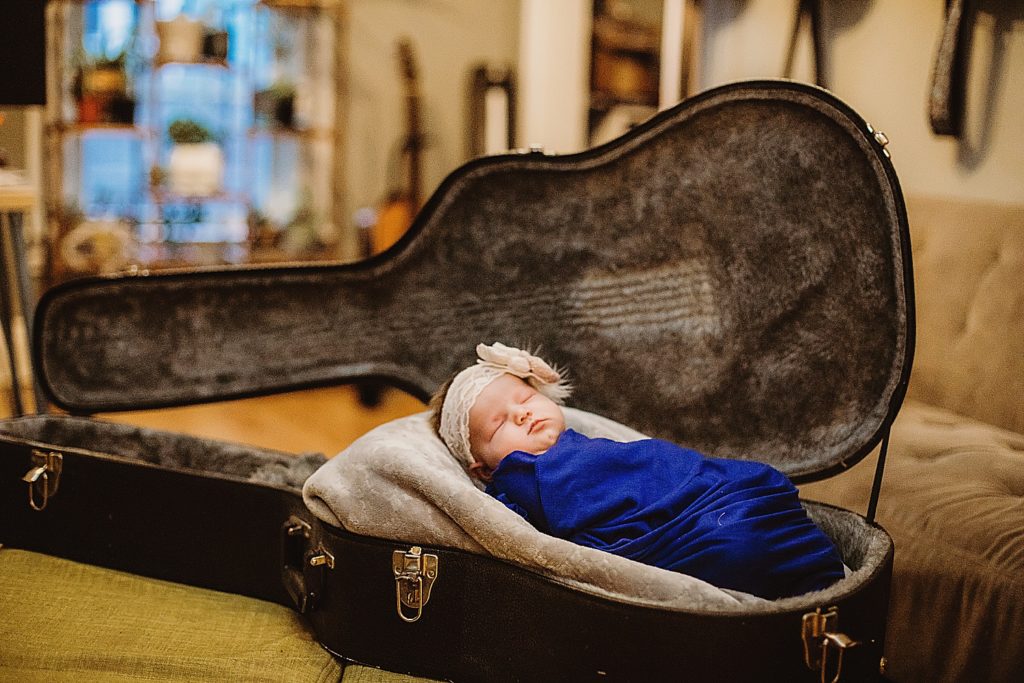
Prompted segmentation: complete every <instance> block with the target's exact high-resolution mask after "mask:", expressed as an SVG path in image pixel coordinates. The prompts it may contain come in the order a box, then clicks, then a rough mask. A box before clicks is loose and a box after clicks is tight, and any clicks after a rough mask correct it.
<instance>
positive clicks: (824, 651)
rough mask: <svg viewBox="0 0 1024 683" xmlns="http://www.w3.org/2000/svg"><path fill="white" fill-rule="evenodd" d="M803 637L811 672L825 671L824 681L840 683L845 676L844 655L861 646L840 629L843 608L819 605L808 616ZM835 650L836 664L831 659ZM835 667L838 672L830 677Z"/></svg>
mask: <svg viewBox="0 0 1024 683" xmlns="http://www.w3.org/2000/svg"><path fill="white" fill-rule="evenodd" d="M801 636H802V638H803V641H804V663H805V664H807V668H808V669H810V670H811V671H818V672H820V673H821V682H822V683H826V682H827V681H831V683H838V681H839V680H840V678H841V676H842V675H843V656H844V654H845V653H846V651H847V650H849V649H850V648H852V647H856V646H858V645H860V642H858V641H856V640H853V639H852V638H850V637H849V636H847V635H846V634H845V633H840V632H839V610H838V608H836V607H829V608H828V611H827V612H822V611H821V608H820V607H819V608H818V609H816V610H815V611H813V612H808V613H807V614H805V615H804V618H803V626H802V629H801ZM833 650H834V651H835V653H836V654H835V664H832V663H831V662H830V659H831V657H830V655H829V652H830V651H833ZM832 667H835V675H834V676H833V677H832V678H831V679H829V677H828V671H829V669H830V668H832Z"/></svg>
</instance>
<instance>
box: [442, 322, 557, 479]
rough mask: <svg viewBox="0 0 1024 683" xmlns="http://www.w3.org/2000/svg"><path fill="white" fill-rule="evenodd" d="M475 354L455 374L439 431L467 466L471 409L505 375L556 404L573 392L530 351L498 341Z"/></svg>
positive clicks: (482, 347) (551, 369)
mask: <svg viewBox="0 0 1024 683" xmlns="http://www.w3.org/2000/svg"><path fill="white" fill-rule="evenodd" d="M476 355H477V361H476V365H470V366H469V367H468V368H466V369H465V370H463V371H462V372H460V373H459V374H457V375H455V378H454V379H453V380H452V383H451V384H450V385H449V387H448V394H447V395H446V396H445V399H444V404H443V405H442V407H441V425H440V429H439V432H440V434H441V440H442V441H444V443H445V445H446V446H448V450H450V451H451V452H452V454H453V455H455V457H456V458H458V459H459V460H460V461H462V462H463V464H465V465H466V466H469V465H471V464H472V463H473V462H474V458H473V455H472V453H471V452H470V448H469V410H470V408H472V407H473V404H474V403H476V399H477V397H478V396H480V392H481V391H483V390H484V388H485V387H486V386H487V385H488V384H490V383H491V382H493V381H494V380H496V379H498V378H499V377H501V376H502V375H504V374H508V375H513V376H515V377H519V378H520V379H522V380H525V381H526V382H527V384H529V385H530V386H532V387H533V388H534V389H536V390H537V392H538V393H540V394H542V395H543V396H547V397H548V398H549V399H551V400H552V401H554V402H555V403H562V402H563V401H564V400H565V399H566V397H568V396H569V393H570V392H571V391H572V387H570V386H569V383H568V382H567V381H566V380H565V378H564V377H562V373H561V372H560V371H558V370H555V369H554V368H552V367H551V366H550V365H548V364H547V363H546V362H544V360H543V359H542V358H538V357H537V356H534V355H533V354H531V353H530V352H528V351H523V350H522V349H517V348H515V347H514V346H505V345H504V344H501V343H499V342H495V343H494V344H491V345H490V346H488V345H487V344H477V347H476Z"/></svg>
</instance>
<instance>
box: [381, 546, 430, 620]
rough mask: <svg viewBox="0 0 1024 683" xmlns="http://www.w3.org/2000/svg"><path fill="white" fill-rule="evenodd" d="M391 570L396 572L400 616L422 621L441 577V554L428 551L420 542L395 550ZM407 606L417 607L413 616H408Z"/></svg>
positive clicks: (397, 603) (413, 608)
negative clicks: (425, 606) (438, 557)
mask: <svg viewBox="0 0 1024 683" xmlns="http://www.w3.org/2000/svg"><path fill="white" fill-rule="evenodd" d="M391 569H392V571H393V572H394V575H395V607H396V609H397V610H398V616H399V617H401V619H402V621H405V622H408V623H410V624H411V623H413V622H415V621H419V619H420V617H422V616H423V606H424V605H426V604H427V602H429V601H430V589H431V588H433V586H434V581H435V580H436V579H437V555H431V554H430V553H424V552H423V549H422V548H420V547H419V546H418V545H414V546H413V547H411V548H409V549H408V550H396V551H394V552H393V553H391ZM406 607H408V608H409V609H411V610H415V612H413V616H406V612H405V608H406Z"/></svg>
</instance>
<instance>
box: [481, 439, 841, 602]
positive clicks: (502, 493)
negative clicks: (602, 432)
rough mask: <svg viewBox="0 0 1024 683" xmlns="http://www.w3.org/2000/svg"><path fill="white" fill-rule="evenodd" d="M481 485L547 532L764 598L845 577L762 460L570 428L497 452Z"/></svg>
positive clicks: (791, 493)
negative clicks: (533, 450)
mask: <svg viewBox="0 0 1024 683" xmlns="http://www.w3.org/2000/svg"><path fill="white" fill-rule="evenodd" d="M487 492H488V493H489V494H491V495H492V496H494V497H495V498H497V499H498V500H500V501H501V502H503V503H504V504H505V505H506V506H508V507H509V508H510V509H512V510H513V511H515V512H517V513H518V514H520V515H522V516H523V517H525V518H526V520H527V521H529V522H530V523H531V524H532V525H533V526H534V527H536V528H537V529H538V530H540V531H542V532H544V533H546V534H550V535H552V536H557V537H559V538H564V539H567V540H570V541H573V542H575V543H579V544H581V545H585V546H589V547H591V548H598V549H600V550H605V551H608V552H611V553H614V554H616V555H620V556H623V557H627V558H629V559H632V560H636V561H638V562H643V563H645V564H650V565H654V566H656V567H661V568H663V569H670V570H672V571H678V572H682V573H684V574H688V575H690V576H695V577H697V578H699V579H702V580H704V581H707V582H708V583H710V584H713V585H715V586H718V587H720V588H730V589H733V590H740V591H744V592H746V593H750V594H753V595H757V596H760V597H763V598H768V599H775V598H780V597H788V596H792V595H800V594H802V593H806V592H809V591H812V590H820V589H822V588H826V587H828V586H830V585H831V584H832V583H834V582H835V581H838V580H839V579H841V578H843V575H844V572H843V564H842V560H841V559H840V557H839V554H838V552H837V551H836V548H835V546H834V544H833V543H832V541H831V540H830V539H829V538H828V537H827V536H826V535H825V534H824V532H822V531H821V530H820V529H819V528H818V527H817V526H816V525H815V524H814V522H813V521H811V519H810V518H809V517H808V516H807V513H806V512H805V511H804V509H803V506H801V504H800V501H799V498H798V494H797V490H796V488H795V487H794V486H793V484H792V483H791V482H790V481H789V479H787V478H786V477H785V475H783V474H782V473H780V472H779V471H777V470H775V469H774V468H772V467H770V466H769V465H765V464H763V463H758V462H750V461H741V460H727V459H721V458H708V457H705V456H703V455H701V454H700V453H697V452H696V451H692V450H689V449H686V448H681V447H680V446H677V445H675V444H672V443H669V442H667V441H662V440H659V439H644V440H642V441H633V442H626V443H623V442H618V441H610V440H608V439H591V438H588V437H586V436H583V435H581V434H578V433H576V432H574V431H573V430H571V429H569V430H566V431H565V432H564V433H563V434H562V435H561V436H560V437H559V439H558V442H557V443H556V444H555V445H554V446H552V447H551V449H549V450H548V451H547V452H546V453H544V454H543V455H540V456H536V455H530V454H528V453H523V452H521V451H515V452H513V453H511V454H509V455H508V456H507V457H505V459H504V460H502V461H501V463H500V464H499V465H498V467H497V469H495V471H494V474H493V480H492V482H491V483H490V484H489V485H488V487H487Z"/></svg>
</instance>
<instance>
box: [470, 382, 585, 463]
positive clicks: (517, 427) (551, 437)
mask: <svg viewBox="0 0 1024 683" xmlns="http://www.w3.org/2000/svg"><path fill="white" fill-rule="evenodd" d="M563 431H565V416H564V415H563V414H562V409H561V408H559V407H558V404H557V403H555V402H554V401H552V400H551V399H549V398H548V397H546V396H544V395H543V394H541V393H539V392H538V391H537V390H536V389H534V388H533V387H532V386H530V385H529V384H527V383H526V382H525V381H523V380H521V379H519V378H518V377H515V376H513V375H508V374H506V375H502V376H501V377H499V378H497V379H496V380H494V381H493V382H491V383H490V384H488V385H487V386H486V387H484V390H483V391H481V392H480V396H479V397H477V399H476V403H474V404H473V407H472V408H470V409H469V445H470V449H471V450H472V451H473V456H474V457H475V458H476V459H477V461H478V462H481V463H482V464H483V465H484V466H486V468H487V470H493V469H494V468H496V467H497V466H498V463H500V462H501V461H502V460H503V459H504V458H505V456H506V455H508V454H509V453H511V452H512V451H525V452H526V453H533V454H535V455H537V454H540V453H543V452H544V451H546V450H548V449H549V448H551V447H552V446H553V445H554V444H555V442H556V441H557V440H558V437H559V435H560V434H561V433H562V432H563Z"/></svg>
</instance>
